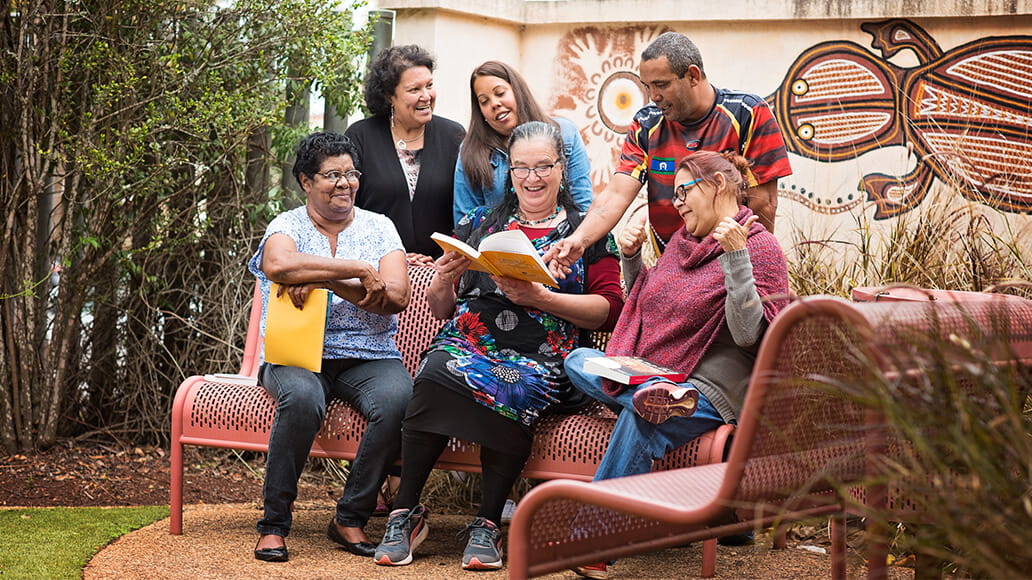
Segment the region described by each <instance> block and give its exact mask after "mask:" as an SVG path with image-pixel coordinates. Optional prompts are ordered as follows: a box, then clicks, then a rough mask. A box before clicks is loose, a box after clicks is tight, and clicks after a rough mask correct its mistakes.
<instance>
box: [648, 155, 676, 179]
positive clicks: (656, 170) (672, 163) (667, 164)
mask: <svg viewBox="0 0 1032 580" xmlns="http://www.w3.org/2000/svg"><path fill="white" fill-rule="evenodd" d="M675 169H677V161H676V160H674V158H673V157H652V158H651V159H649V173H652V174H659V175H673V174H674V170H675Z"/></svg>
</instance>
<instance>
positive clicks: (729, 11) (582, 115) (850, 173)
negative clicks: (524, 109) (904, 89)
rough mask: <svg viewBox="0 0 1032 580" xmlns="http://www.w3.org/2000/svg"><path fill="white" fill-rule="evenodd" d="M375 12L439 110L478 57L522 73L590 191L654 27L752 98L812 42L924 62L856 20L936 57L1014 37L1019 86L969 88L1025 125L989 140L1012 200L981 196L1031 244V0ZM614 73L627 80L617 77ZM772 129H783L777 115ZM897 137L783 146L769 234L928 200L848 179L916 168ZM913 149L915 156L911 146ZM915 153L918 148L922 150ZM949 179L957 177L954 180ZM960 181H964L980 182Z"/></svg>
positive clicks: (814, 229)
mask: <svg viewBox="0 0 1032 580" xmlns="http://www.w3.org/2000/svg"><path fill="white" fill-rule="evenodd" d="M379 7H380V8H389V9H393V10H396V11H397V19H396V29H395V44H406V43H418V44H420V45H423V46H425V47H426V48H428V49H430V50H431V51H433V52H434V53H435V55H436V56H437V58H438V63H439V68H438V71H437V73H436V75H435V81H436V85H437V90H438V102H437V112H438V114H440V115H443V116H445V117H449V118H452V119H455V120H457V121H459V122H460V123H463V124H466V123H468V120H469V94H468V80H469V73H470V71H472V69H473V68H474V67H475V66H476V65H478V64H479V63H481V62H483V61H485V60H490V59H497V60H502V61H505V62H508V63H510V64H513V65H515V66H516V67H518V68H519V69H520V70H521V71H522V73H523V74H524V76H525V77H526V78H527V80H528V82H529V83H530V85H531V87H532V88H533V89H534V92H535V95H536V96H537V98H538V100H539V102H541V103H542V105H544V106H545V107H546V108H547V109H549V110H551V111H552V112H553V113H554V114H559V115H562V116H565V117H568V118H570V119H572V120H574V121H575V122H576V123H577V124H578V126H580V127H581V132H582V135H583V136H584V139H585V141H586V143H587V144H588V148H589V152H590V154H591V158H592V165H593V168H594V175H593V178H594V180H595V183H596V187H597V188H598V187H602V186H603V185H604V184H605V183H606V182H607V181H608V176H609V175H610V174H611V166H612V159H613V156H614V155H615V152H616V151H617V150H618V148H619V145H620V142H621V141H622V138H623V135H622V133H621V132H620V131H615V130H613V128H612V126H613V122H612V119H613V118H617V117H619V116H620V115H621V114H632V113H633V110H634V109H636V105H637V104H639V103H640V102H641V100H642V99H643V98H644V97H643V96H642V95H641V93H640V90H638V91H637V92H636V88H637V87H636V86H635V84H636V73H637V68H638V58H639V55H640V52H641V50H642V48H644V46H646V45H647V44H648V42H649V41H650V40H651V38H653V37H655V36H656V35H658V34H659V33H661V32H663V31H665V30H675V31H678V32H682V33H684V34H687V35H688V36H689V37H691V38H692V39H693V40H694V41H695V42H696V44H697V45H698V46H699V48H700V50H701V52H702V55H703V59H704V61H705V66H706V71H707V73H708V76H709V78H710V81H711V82H712V83H713V84H714V85H715V86H718V87H728V88H737V89H743V90H747V91H749V92H753V93H756V94H759V95H761V96H764V97H771V96H773V95H774V94H775V93H776V92H777V91H779V90H782V91H784V90H789V88H790V87H789V86H788V84H789V83H790V82H791V79H787V78H786V75H787V74H788V71H789V70H790V69H791V68H792V67H793V66H794V65H796V64H798V62H797V61H798V60H799V59H800V56H801V55H803V54H804V53H806V51H807V50H809V49H811V48H812V47H815V46H816V45H820V44H822V43H832V42H839V43H844V44H849V43H852V45H851V46H853V47H854V49H855V48H856V47H859V49H858V50H854V52H856V54H857V58H858V60H870V61H872V62H875V63H876V64H875V65H871V66H877V67H889V68H892V69H893V70H895V71H897V74H899V75H901V77H900V78H902V75H910V77H913V78H918V77H920V74H913V75H912V74H911V73H914V72H915V71H918V69H919V65H922V64H925V65H927V64H929V62H928V61H929V60H934V59H931V58H930V57H928V55H925V56H924V57H921V56H919V55H918V52H917V51H915V50H910V49H903V50H900V51H899V52H898V53H896V54H895V55H893V56H891V57H886V56H885V55H884V54H883V52H882V51H880V50H877V49H876V48H875V47H874V46H873V44H872V42H873V39H872V35H871V34H869V33H867V32H865V31H864V30H863V29H862V28H861V26H862V25H864V24H865V23H870V22H875V21H880V20H884V19H889V18H905V19H906V20H907V21H908V22H909V23H911V24H913V25H915V26H916V30H918V31H920V30H923V32H924V33H926V34H927V38H925V37H921V38H918V39H917V40H916V41H914V42H912V44H914V45H917V44H920V43H922V42H923V43H928V42H929V41H930V43H931V44H934V45H936V47H935V48H936V50H938V52H935V51H934V50H933V51H932V52H933V53H934V54H938V55H939V56H940V57H941V59H942V62H945V61H948V60H949V58H950V57H951V55H954V54H959V51H960V48H959V47H961V46H962V45H965V44H966V43H976V44H978V43H980V42H985V41H987V40H990V39H993V38H995V37H1016V38H1015V39H1013V40H1014V42H1013V43H1012V44H1015V46H1016V48H1015V50H1014V51H1010V54H1011V55H1012V56H1013V60H1011V61H1009V62H1008V63H1007V64H1006V68H1008V70H1010V71H1011V72H1010V73H1008V74H1015V75H1017V76H1016V83H1017V85H1023V86H1024V88H1023V89H1021V88H1019V89H1017V91H1018V92H1017V93H1016V94H1009V93H1008V94H1006V95H1001V94H997V92H998V90H997V89H998V87H995V86H991V87H989V89H988V92H987V91H986V90H982V89H981V88H980V89H977V90H976V89H972V90H971V91H970V92H971V94H976V93H977V94H979V95H983V96H985V95H988V96H987V97H986V98H989V97H991V99H990V100H993V101H994V102H1002V103H1003V104H1002V105H1000V106H999V107H997V108H998V109H999V108H1000V107H1002V109H1005V110H1004V111H1003V112H1002V113H1000V115H1002V116H1004V117H1007V118H1008V119H1011V120H1012V121H1013V120H1014V119H1017V121H1013V122H1016V123H1018V126H1020V124H1021V123H1022V122H1024V123H1025V125H1024V126H1025V127H1026V130H1025V132H1024V135H1021V134H1017V135H1012V136H1011V137H1008V138H1006V139H997V141H998V144H999V145H1000V147H1001V148H1000V149H999V154H1000V155H1002V156H1004V157H1009V158H1014V159H1018V158H1022V159H1023V161H1022V162H1021V163H1023V166H1015V167H1010V168H1008V169H1006V170H1005V171H1007V172H1010V173H1012V174H1015V175H1017V177H1016V178H1015V179H1016V181H1015V182H1014V183H1012V184H1011V186H1010V187H1011V192H1012V193H1013V194H1014V196H1016V197H1013V199H1012V200H1011V201H1013V202H1014V203H1012V204H1011V205H1010V206H1007V204H1006V203H1001V204H996V205H995V206H994V205H993V203H995V202H993V203H990V205H991V206H993V209H1001V210H1002V211H1001V212H1000V213H999V215H998V216H997V217H996V218H994V219H997V218H998V223H999V227H1000V228H1001V229H1003V230H1006V229H1010V230H1011V231H1013V232H1014V236H1015V237H1016V238H1018V239H1019V240H1023V244H1024V245H1025V247H1026V249H1028V248H1029V247H1030V242H1029V240H1030V239H1032V222H1030V219H1029V213H1028V212H1029V211H1030V210H1032V161H1030V159H1032V135H1030V134H1029V132H1028V130H1027V127H1028V126H1029V125H1032V92H1030V91H1029V89H1028V87H1029V86H1032V0H1012V1H1008V2H1003V1H990V0H983V1H978V0H946V1H941V2H934V3H933V2H920V1H913V0H896V1H892V0H885V1H875V0H868V1H859V0H838V1H835V0H796V1H788V0H786V1H775V0H766V1H764V0H721V1H720V2H711V1H686V0H680V1H678V0H670V1H665V2H646V1H642V0H594V1H591V0H571V1H565V2H563V1H551V2H536V1H527V2H522V1H519V0H493V1H480V0H443V1H429V0H382V1H381V2H379ZM729 15H742V18H737V17H736V18H729ZM990 44H991V43H986V45H987V46H989V45H990ZM951 51H953V52H951ZM922 61H924V62H922ZM937 62H938V61H937ZM921 70H924V69H921ZM921 74H924V73H921ZM621 75H623V76H624V77H625V78H623V79H620V78H618V77H620V76H621ZM910 77H908V78H910ZM913 78H910V80H908V81H907V82H908V83H910V82H911V81H912V80H913ZM918 80H920V79H919V78H918ZM986 82H989V83H990V84H991V83H993V82H995V80H994V79H987V81H986ZM932 84H933V85H934V83H932ZM983 88H984V87H983ZM603 89H604V90H603ZM997 97H999V99H998V98H997ZM1001 99H1002V100H1001ZM975 100H977V99H975ZM631 105H634V106H631ZM980 106H981V105H980ZM621 107H624V109H621ZM603 108H606V109H607V111H608V117H609V123H608V124H607V123H605V122H603V119H601V117H602V115H600V109H603ZM998 112H999V111H998ZM899 114H903V113H902V112H900V113H899ZM1022 119H1024V121H1022ZM1012 124H1013V123H1012ZM782 129H783V131H792V130H793V128H792V127H785V126H784V124H783V126H782ZM901 138H902V142H895V143H885V144H884V146H880V147H878V148H876V149H875V150H872V151H869V152H865V153H864V154H862V155H858V156H856V157H855V158H844V159H837V160H834V161H831V160H828V159H816V158H814V156H812V155H811V156H807V155H801V154H793V155H792V158H791V160H792V165H793V169H794V172H795V173H794V175H793V176H792V177H790V178H788V179H785V180H782V182H780V183H779V192H780V196H781V205H780V208H779V222H778V224H779V225H778V235H779V239H781V240H782V243H783V245H786V246H788V245H790V243H791V240H790V239H788V236H793V237H795V236H796V235H799V234H800V233H801V234H802V235H805V236H807V237H810V238H811V239H813V238H821V237H836V236H840V237H841V236H843V235H844V234H843V232H846V231H852V230H856V229H857V227H858V223H860V222H863V221H866V220H870V219H873V220H874V222H875V225H876V226H886V227H888V226H889V225H891V223H892V219H891V218H893V217H895V216H896V215H899V214H903V213H906V212H907V211H909V210H910V209H913V207H916V206H918V205H920V203H921V201H922V200H923V199H932V198H931V197H921V198H915V199H917V202H915V203H914V204H912V206H913V207H911V208H906V209H903V210H899V208H896V210H895V211H896V213H892V212H889V213H888V214H886V213H885V212H883V211H880V210H878V209H877V208H875V207H874V205H873V204H872V198H871V196H870V195H867V194H865V192H864V191H860V190H858V188H857V184H858V183H859V182H860V180H861V179H862V178H863V177H864V176H866V175H870V174H873V173H877V172H881V173H886V174H889V175H894V176H895V175H903V174H906V173H908V172H910V171H912V170H914V169H915V168H917V167H918V159H917V156H916V155H915V145H920V144H921V135H918V134H917V133H915V132H914V131H910V132H909V133H906V134H903V135H902V136H901ZM960 147H961V148H964V147H970V145H968V144H962V145H961V146H960ZM916 151H917V152H918V153H921V152H922V150H921V149H920V147H918V148H917V149H916ZM924 153H925V155H926V156H929V155H932V154H933V153H934V152H930V151H924ZM967 153H968V152H966V151H965V152H962V154H963V155H967ZM992 154H994V152H993V151H989V152H988V153H986V155H992ZM1015 163H1018V162H1017V161H1015ZM946 170H947V171H948V170H949V168H947V169H946ZM993 171H995V172H997V173H999V172H1000V171H1004V170H1002V169H1000V168H995V169H993ZM947 177H949V176H945V177H944V176H943V175H940V176H939V178H938V179H936V180H934V187H931V188H929V189H928V191H927V192H926V193H927V194H928V196H932V195H934V194H935V193H936V191H938V190H940V189H942V185H943V182H944V181H945V180H946V178H947ZM959 180H960V181H961V182H963V181H964V175H961V176H960V177H959ZM962 185H964V187H967V188H969V189H970V188H971V187H976V186H977V185H978V184H974V185H972V184H970V183H968V184H966V185H965V184H963V183H962ZM900 195H910V194H906V193H904V194H900ZM922 195H924V194H922ZM945 195H946V198H948V199H949V200H950V202H951V203H958V204H963V203H967V202H969V201H970V200H971V199H973V198H977V195H965V196H958V195H956V194H951V193H950V192H947V193H946V194H945ZM1015 200H1016V201H1015ZM1015 204H1016V205H1015ZM782 224H785V225H784V226H782Z"/></svg>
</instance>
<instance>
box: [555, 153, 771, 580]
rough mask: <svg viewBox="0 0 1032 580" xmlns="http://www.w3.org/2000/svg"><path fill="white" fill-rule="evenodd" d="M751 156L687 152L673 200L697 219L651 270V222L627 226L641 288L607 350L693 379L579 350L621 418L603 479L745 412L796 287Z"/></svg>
mask: <svg viewBox="0 0 1032 580" xmlns="http://www.w3.org/2000/svg"><path fill="white" fill-rule="evenodd" d="M748 165H749V162H748V161H747V160H746V159H745V158H743V157H741V156H738V155H735V154H733V153H727V154H720V153H715V152H710V151H699V152H696V153H693V154H692V155H689V156H688V157H686V158H684V159H683V160H681V162H680V163H679V164H678V169H677V174H676V178H675V181H674V183H675V184H678V185H676V187H675V189H674V197H673V205H674V208H675V209H676V210H677V212H678V213H679V214H680V215H681V219H683V220H684V226H685V227H684V228H681V229H679V230H678V231H677V232H675V233H674V235H673V237H672V238H671V239H670V242H669V243H668V244H667V246H666V249H665V251H664V253H663V255H662V256H661V257H660V258H659V260H658V261H657V262H656V265H655V266H653V267H652V268H650V269H647V270H643V269H642V268H641V252H640V250H641V245H642V243H643V242H644V240H645V239H646V232H645V231H644V227H645V226H644V225H629V226H627V227H625V228H624V231H623V232H621V236H620V240H619V242H620V246H621V247H620V250H621V267H622V268H623V271H624V281H625V284H626V285H627V287H628V288H630V295H629V296H628V297H627V301H626V303H625V306H624V309H623V312H622V313H621V314H620V320H619V321H618V322H617V325H616V328H615V329H614V331H613V336H612V339H610V341H609V344H608V347H607V349H606V353H605V354H607V355H610V356H612V355H631V356H640V357H643V358H645V359H648V360H649V361H651V362H653V363H656V364H659V365H661V366H664V367H668V368H671V369H674V370H677V371H681V372H684V373H686V374H687V375H688V379H687V380H686V381H685V382H683V383H673V382H670V381H668V380H665V379H659V378H652V379H649V380H647V381H646V382H645V383H643V384H641V385H639V386H637V387H628V385H624V384H620V383H616V382H613V381H609V380H604V379H602V378H601V377H599V376H597V375H593V374H589V373H586V372H584V359H585V358H588V357H593V356H603V353H602V352H599V351H597V350H594V349H587V348H580V349H576V350H574V351H573V352H572V353H570V355H569V356H568V357H567V358H566V361H565V367H566V372H567V373H568V374H569V376H570V379H571V380H572V381H573V384H574V386H575V387H577V388H578V389H580V390H582V391H584V392H585V393H587V394H588V395H591V396H592V397H594V398H596V399H598V400H600V401H601V402H603V403H605V404H606V405H607V406H609V407H610V408H611V409H613V411H614V412H615V413H617V414H618V416H619V418H618V419H617V422H616V427H615V428H614V430H613V434H612V437H611V438H610V440H609V446H608V447H607V449H606V454H605V456H604V457H603V459H602V462H601V464H600V465H599V467H598V470H597V471H596V473H595V480H602V479H610V478H614V477H622V476H626V475H634V474H638V473H647V472H649V471H651V470H652V462H653V461H654V460H656V459H660V458H662V457H663V455H665V454H666V453H667V452H668V451H670V450H671V449H674V448H676V447H679V446H681V445H683V444H685V443H687V442H688V441H690V440H692V439H694V438H695V437H698V436H699V435H701V434H703V433H705V432H707V431H710V430H712V429H715V428H717V427H718V426H719V425H721V424H723V423H734V422H735V421H736V420H737V418H738V413H739V412H740V411H741V408H742V402H743V400H744V399H745V389H746V386H747V385H748V383H749V375H750V374H751V372H752V368H753V365H754V364H755V361H756V354H757V351H758V350H759V345H760V339H761V338H762V337H763V334H764V332H765V331H766V329H767V327H768V325H769V324H770V322H771V320H772V319H773V318H774V316H775V315H776V314H777V313H778V311H779V310H780V309H781V308H782V307H783V306H784V305H785V304H786V303H787V300H786V298H787V295H788V270H787V265H786V262H785V255H784V253H783V252H782V251H781V247H780V246H779V245H778V241H777V240H776V239H775V238H774V236H773V235H772V234H771V233H769V232H768V231H767V230H766V229H765V228H764V227H763V226H761V225H759V223H757V219H758V217H757V216H756V215H755V214H753V212H752V211H751V210H750V209H749V208H747V207H746V206H745V205H744V201H743V194H744V192H745V187H746V186H747V184H748V180H747V176H748V175H749V169H748ZM696 397H697V400H696ZM590 568H591V570H587V569H585V570H584V571H581V570H578V572H580V573H581V574H582V575H587V576H589V577H591V578H604V577H605V576H604V574H605V566H604V565H601V564H600V565H596V566H592V567H590Z"/></svg>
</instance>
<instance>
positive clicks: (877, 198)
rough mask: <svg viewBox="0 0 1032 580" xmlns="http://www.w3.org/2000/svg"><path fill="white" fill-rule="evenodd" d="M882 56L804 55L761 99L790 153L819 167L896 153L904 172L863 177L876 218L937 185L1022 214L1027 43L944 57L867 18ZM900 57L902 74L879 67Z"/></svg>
mask: <svg viewBox="0 0 1032 580" xmlns="http://www.w3.org/2000/svg"><path fill="white" fill-rule="evenodd" d="M861 29H863V30H864V31H865V32H867V33H868V34H870V35H871V36H872V42H871V46H872V47H873V48H874V49H876V50H877V51H880V53H881V58H878V57H877V56H876V55H874V54H872V52H870V51H869V50H867V49H866V48H864V47H862V46H860V45H858V44H856V43H853V42H848V41H831V42H824V43H820V44H817V45H814V46H812V47H810V48H809V49H807V50H806V51H804V52H803V53H802V54H801V55H800V56H799V57H798V58H797V59H796V61H795V62H794V63H793V64H792V66H791V67H790V68H789V69H788V73H787V74H786V75H785V78H784V80H783V81H782V83H781V87H780V88H779V89H778V90H777V92H775V93H774V94H773V95H772V96H770V97H768V98H767V101H768V102H769V103H771V105H772V106H773V107H774V110H775V115H776V117H777V119H778V122H779V123H780V125H781V128H782V131H783V132H784V134H785V141H786V143H787V144H788V148H789V150H790V151H792V152H793V153H795V154H797V155H801V156H804V157H808V158H810V159H814V160H817V161H821V162H836V161H843V160H847V159H853V158H856V157H859V156H860V155H863V154H864V153H867V152H870V151H873V150H875V149H879V148H884V147H891V146H904V147H907V148H909V150H910V151H911V152H912V154H913V156H914V157H916V167H915V168H914V169H913V170H912V171H910V172H909V173H907V174H906V175H888V174H885V173H870V174H867V175H864V176H863V177H862V178H861V181H860V185H859V190H860V191H862V192H864V193H865V194H866V196H867V199H868V201H870V202H873V203H874V205H875V206H876V213H875V216H874V217H875V219H886V218H891V217H894V216H897V215H900V214H901V213H904V212H906V211H909V210H911V209H913V208H914V207H915V206H917V205H918V204H919V203H921V201H922V199H924V197H925V195H926V194H927V193H928V190H929V188H930V187H931V185H932V182H933V181H934V180H935V179H936V178H938V179H939V180H940V181H942V182H944V183H949V184H951V185H954V186H955V189H956V190H957V191H959V192H960V193H961V194H962V195H964V196H965V197H966V198H968V199H970V200H973V201H977V202H980V203H984V204H987V205H989V206H992V207H995V208H998V209H1000V210H1002V211H1006V212H1015V213H1030V212H1032V129H1030V127H1032V36H1002V37H988V38H983V39H979V40H976V41H973V42H970V43H967V44H964V45H962V46H958V47H956V48H954V49H952V50H949V51H947V52H945V53H944V52H943V51H942V49H941V48H940V47H939V45H938V43H936V41H935V40H934V39H933V38H932V37H931V36H930V35H929V34H928V33H927V32H925V31H924V30H923V29H922V28H921V27H919V26H917V25H916V24H914V23H913V22H910V21H908V20H902V19H892V20H885V21H880V22H868V23H865V24H863V25H861ZM906 49H909V50H911V51H913V53H914V54H915V55H916V57H917V60H918V62H919V64H918V65H917V66H915V67H912V68H903V67H899V66H896V65H895V64H893V63H891V62H889V61H888V59H890V58H892V57H893V56H895V55H896V54H897V53H899V52H900V51H902V50H906Z"/></svg>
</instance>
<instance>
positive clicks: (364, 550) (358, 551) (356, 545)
mask: <svg viewBox="0 0 1032 580" xmlns="http://www.w3.org/2000/svg"><path fill="white" fill-rule="evenodd" d="M326 536H327V537H328V538H330V539H331V540H333V541H334V542H336V543H338V544H340V545H341V546H344V549H345V550H347V551H349V552H351V553H352V554H354V555H356V556H365V557H367V558H372V557H373V554H375V553H376V545H375V544H371V543H369V542H349V541H347V540H345V539H344V536H342V535H340V532H338V531H337V524H336V523H335V522H334V521H333V520H330V525H329V527H327V528H326Z"/></svg>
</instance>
